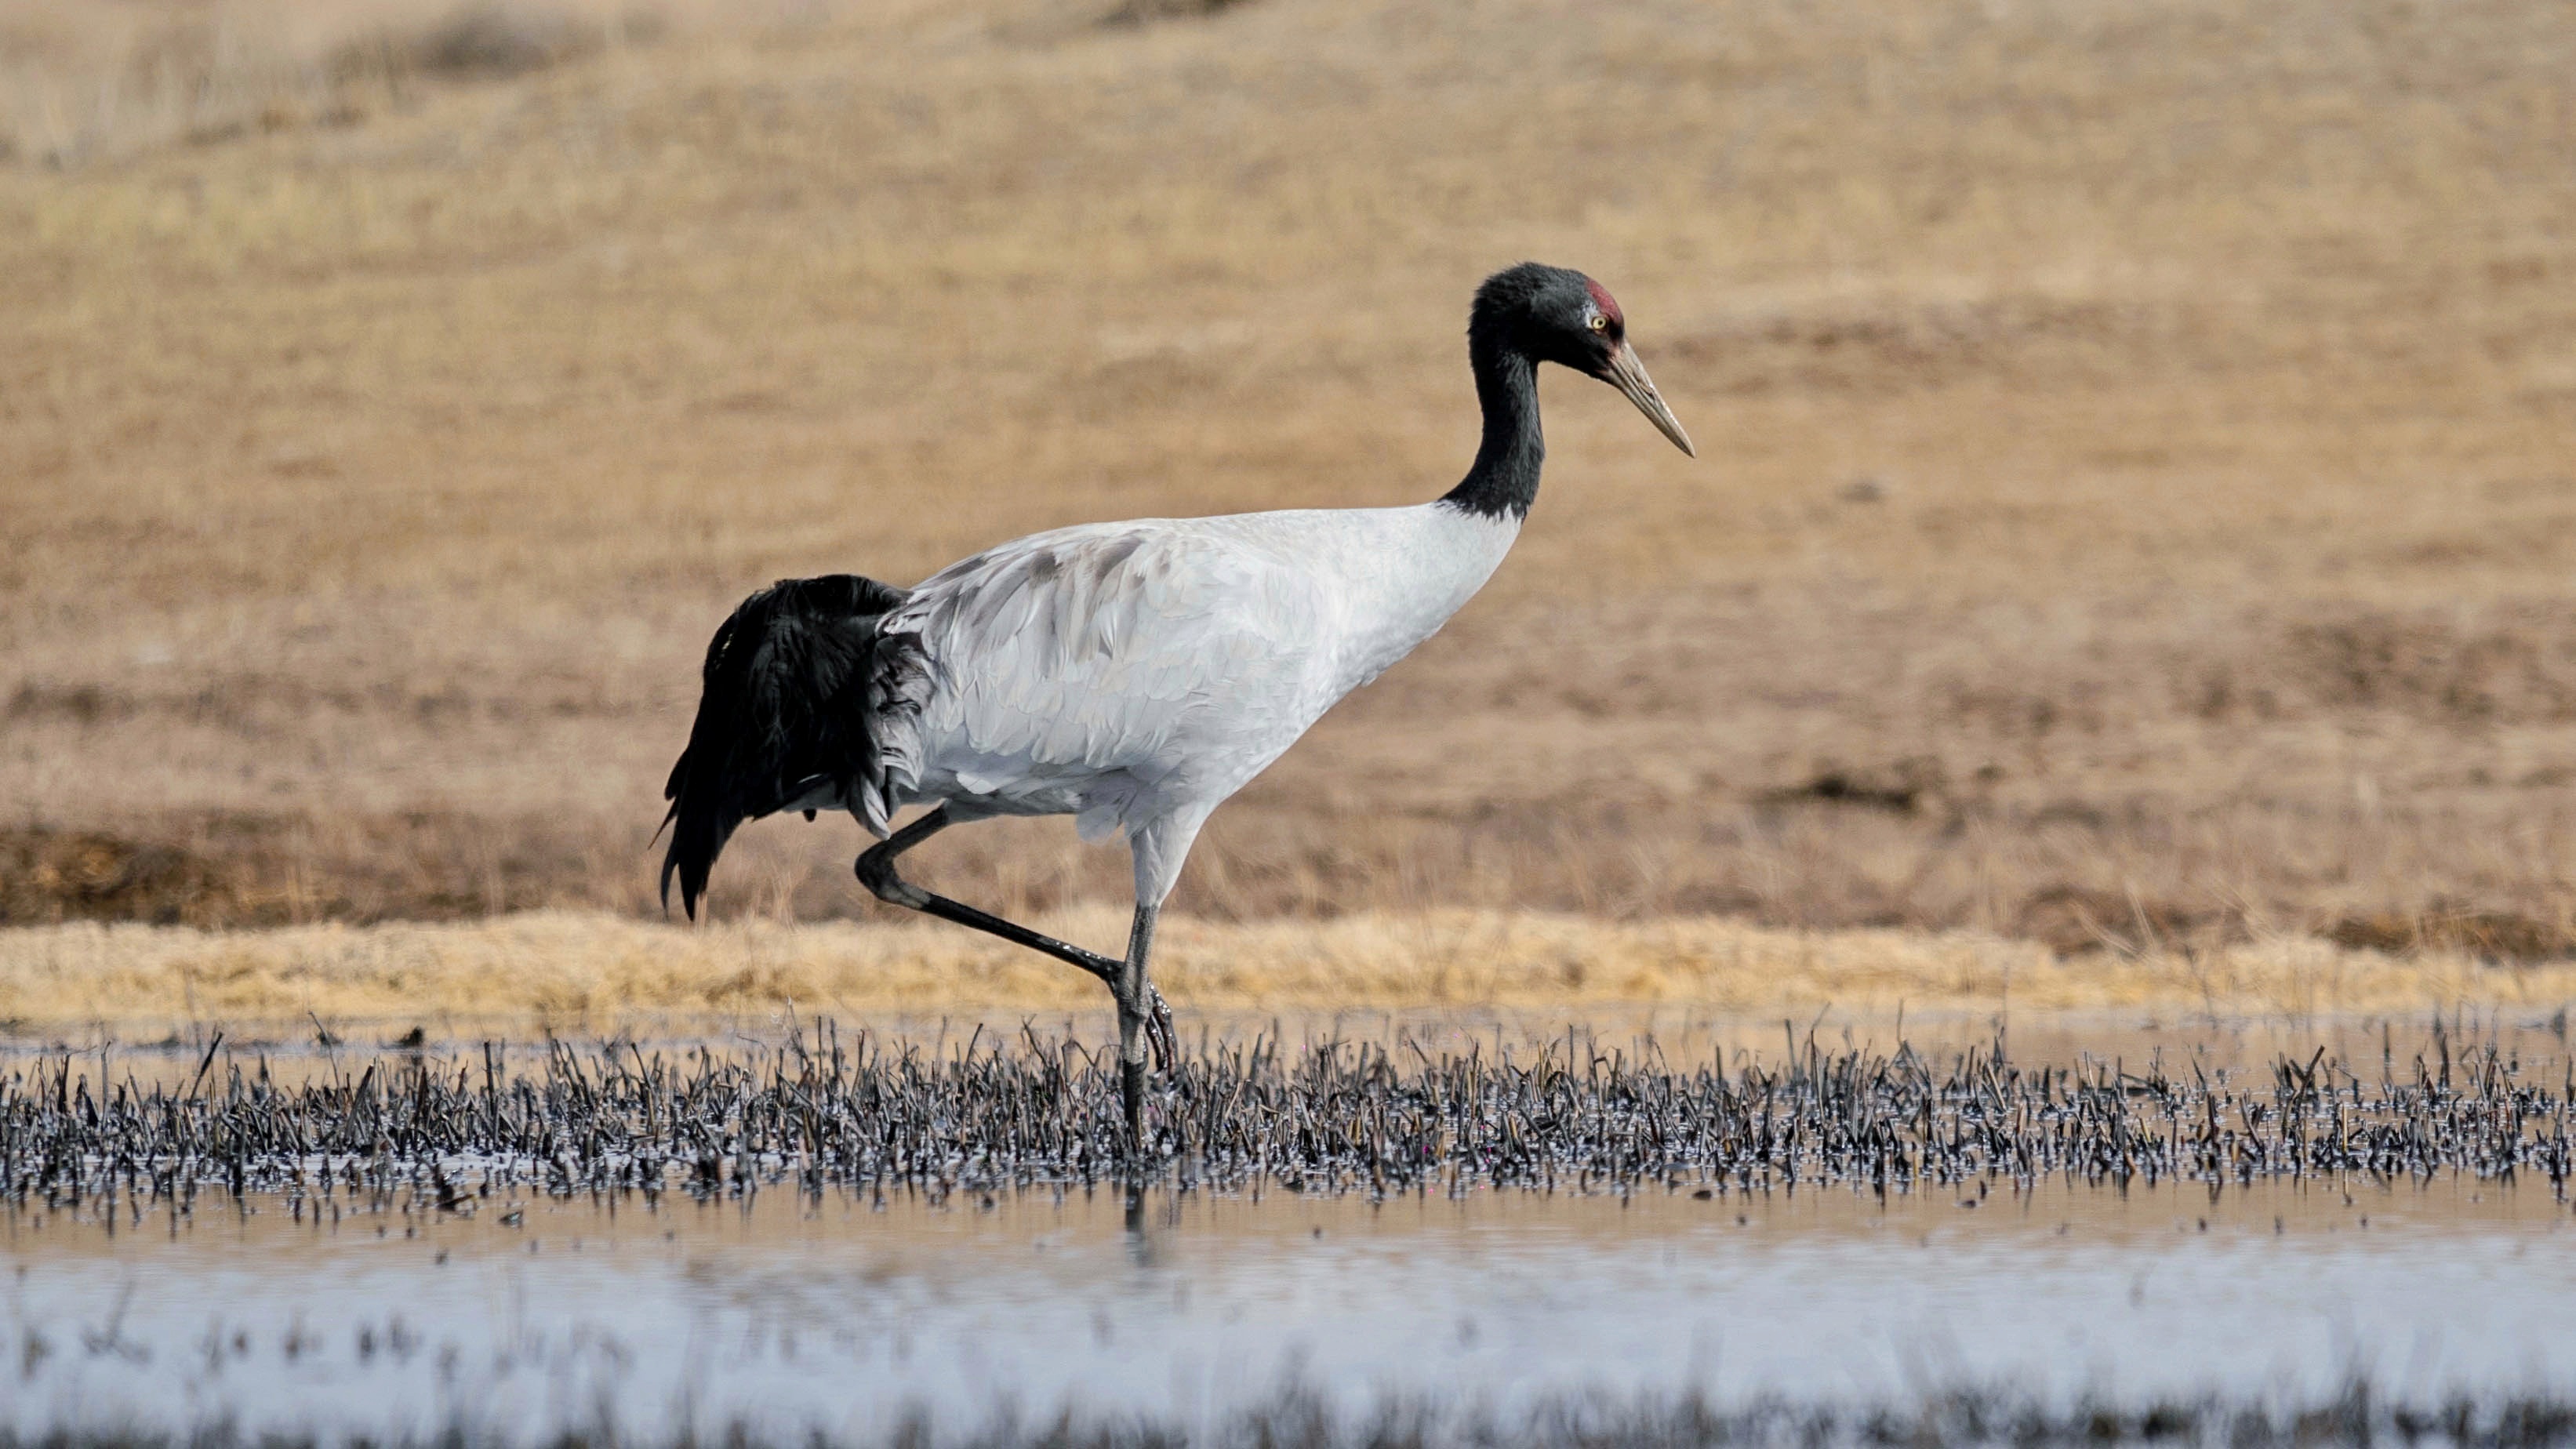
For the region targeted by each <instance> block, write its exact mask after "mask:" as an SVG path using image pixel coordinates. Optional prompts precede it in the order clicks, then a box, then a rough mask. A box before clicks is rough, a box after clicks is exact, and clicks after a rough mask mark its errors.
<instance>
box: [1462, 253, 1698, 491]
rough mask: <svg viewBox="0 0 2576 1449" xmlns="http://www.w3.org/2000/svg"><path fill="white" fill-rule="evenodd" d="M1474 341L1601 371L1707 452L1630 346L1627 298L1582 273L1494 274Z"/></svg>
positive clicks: (1677, 441) (1480, 305)
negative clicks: (1623, 307)
mask: <svg viewBox="0 0 2576 1449" xmlns="http://www.w3.org/2000/svg"><path fill="white" fill-rule="evenodd" d="M1467 340H1468V346H1469V348H1470V349H1471V350H1482V349H1488V348H1490V349H1494V350H1498V351H1503V352H1514V353H1518V354H1520V355H1521V356H1523V357H1526V358H1529V359H1530V360H1531V361H1533V362H1553V363H1556V364H1557V365H1559V366H1561V367H1570V368H1573V369H1574V370H1575V371H1577V372H1580V373H1582V374H1584V375H1585V376H1587V377H1597V378H1599V379H1601V380H1602V381H1603V382H1606V383H1609V384H1610V385H1611V386H1613V387H1615V388H1617V389H1619V390H1620V391H1621V392H1623V393H1626V394H1627V395H1628V401H1630V402H1632V403H1635V404H1636V405H1637V410H1638V411H1639V412H1642V413H1644V414H1645V415H1646V417H1647V419H1648V420H1649V421H1650V422H1652V423H1653V424H1654V425H1655V427H1656V428H1657V429H1658V430H1659V431H1661V432H1662V433H1663V435H1664V436H1665V437H1667V438H1670V439H1672V441H1673V446H1674V447H1677V448H1679V449H1681V450H1682V451H1683V452H1685V453H1688V454H1690V455H1691V456H1692V457H1694V458H1696V457H1698V456H1699V450H1698V449H1697V448H1694V447H1692V446H1691V440H1690V435H1689V434H1688V433H1685V432H1683V431H1682V425H1681V423H1680V421H1679V420H1677V419H1676V418H1674V417H1673V410H1672V409H1671V408H1668V407H1666V406H1664V400H1663V397H1662V395H1660V394H1658V393H1657V392H1656V391H1655V384H1654V382H1653V381H1652V380H1651V379H1649V378H1648V377H1647V376H1646V366H1645V364H1644V363H1642V362H1639V361H1638V360H1637V352H1636V349H1635V348H1633V347H1630V346H1629V345H1628V319H1627V318H1625V317H1623V316H1621V315H1620V312H1619V304H1618V303H1617V302H1616V301H1614V300H1612V299H1611V296H1610V291H1609V289H1608V288H1606V287H1604V286H1602V285H1601V284H1600V283H1599V282H1596V281H1594V280H1592V279H1591V278H1590V277H1587V276H1585V275H1583V274H1582V273H1581V272H1576V271H1569V270H1567V269H1566V268H1564V267H1550V266H1544V265H1542V264H1540V263H1538V262H1523V263H1521V264H1520V265H1519V266H1517V267H1509V268H1506V269H1504V270H1502V271H1499V272H1496V273H1494V274H1493V275H1492V276H1490V277H1487V278H1486V279H1485V284H1484V285H1483V286H1481V287H1478V288H1477V289H1476V305H1475V308H1474V310H1472V311H1471V312H1470V313H1469V314H1468V319H1467Z"/></svg>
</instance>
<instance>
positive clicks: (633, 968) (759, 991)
mask: <svg viewBox="0 0 2576 1449" xmlns="http://www.w3.org/2000/svg"><path fill="white" fill-rule="evenodd" d="M1041 919H1042V920H1043V922H1044V924H1045V925H1046V927H1047V928H1048V929H1051V930H1057V931H1061V932H1066V933H1070V934H1071V935H1072V936H1073V937H1075V938H1077V939H1082V938H1091V939H1099V940H1114V939H1116V936H1115V933H1116V932H1117V930H1119V929H1120V928H1121V927H1123V925H1124V919H1123V914H1122V913H1121V912H1119V911H1117V910H1116V909H1115V908H1114V907H1105V906H1093V907H1084V908H1079V909H1076V910H1072V911H1067V912H1060V913H1055V914H1052V915H1049V916H1047V917H1043V918H1041ZM1155 971H1156V975H1157V976H1158V977H1159V978H1160V979H1161V981H1162V984H1163V985H1164V987H1165V989H1166V990H1167V991H1168V992H1169V994H1170V996H1171V998H1172V999H1173V1000H1174V1001H1175V1002H1176V1003H1179V1004H1180V1006H1181V1008H1182V1010H1183V1011H1184V1013H1185V1020H1188V1021H1203V1020H1207V1019H1209V1018H1211V1017H1214V1018H1217V1019H1223V1018H1225V1017H1227V1016H1229V1015H1235V1016H1240V1015H1242V1014H1244V1013H1281V1012H1284V1013H1288V1014H1290V1015H1292V1016H1299V1017H1301V1018H1304V1019H1310V1020H1312V1019H1320V1018H1321V1017H1323V1016H1326V1015H1328V1014H1332V1013H1341V1012H1351V1011H1360V1012H1370V1011H1378V1012H1385V1011H1430V1012H1434V1013H1439V1012H1449V1013H1455V1012H1457V1011H1459V1010H1460V1009H1465V1008H1472V1009H1476V1010H1480V1011H1495V1010H1499V1011H1504V1012H1519V1013H1524V1014H1527V1015H1529V1016H1531V1017H1533V1018H1539V1017H1550V1016H1552V1017H1554V1018H1555V1019H1556V1020H1559V1021H1562V1020H1563V1019H1564V1017H1565V1014H1566V1013H1568V1012H1573V1013H1576V1014H1581V1015H1591V1016H1597V1015H1599V1014H1600V1013H1602V1012H1604V1011H1609V1012H1611V1013H1612V1014H1613V1015H1615V1014H1617V1011H1618V1009H1619V1008H1634V1007H1657V1006H1675V1007H1684V1008H1688V1009H1689V1011H1690V1012H1691V1013H1693V1014H1694V1015H1695V1016H1705V1017H1713V1018H1718V1019H1735V1020H1747V1021H1755V1022H1769V1023H1774V1024H1776V1023H1777V1021H1778V1020H1780V1019H1781V1016H1782V1014H1793V1015H1794V1016H1795V1017H1796V1018H1797V1019H1798V1020H1799V1021H1801V1022H1804V1021H1806V1020H1808V1019H1809V1018H1811V1017H1814V1016H1816V1014H1817V1013H1818V1012H1820V1011H1824V1010H1827V1009H1831V1010H1832V1011H1834V1012H1835V1013H1837V1016H1838V1019H1840V1020H1849V1019H1852V1018H1854V1017H1861V1018H1874V1019H1879V1020H1886V1019H1890V1018H1894V1019H1898V1020H1901V1019H1902V1017H1901V1015H1900V1013H1901V1012H1911V1013H1912V1014H1913V1016H1914V1019H1915V1020H1917V1021H1918V1022H1920V1021H1922V1020H1923V1019H1925V1018H1926V1017H1930V1018H1932V1019H1935V1020H1938V1019H1941V1018H1944V1017H1948V1018H1952V1019H1956V1018H1958V1017H1960V1016H1963V1015H1975V1016H1977V1017H1979V1018H1980V1019H1984V1020H1989V1021H1991V1020H1993V1019H1995V1018H1997V1017H1998V1016H1999V1015H2003V1014H2017V1015H2018V1017H2019V1018H2020V1019H2024V1020H2035V1021H2038V1022H2042V1023H2045V1022H2047V1021H2049V1020H2051V1019H2054V1018H2056V1017H2059V1016H2062V1015H2063V1014H2064V1013H2069V1012H2079V1013H2080V1012H2102V1011H2105V1010H2111V1009H2119V1010H2121V1011H2124V1012H2127V1013H2128V1014H2129V1016H2130V1018H2131V1019H2132V1020H2134V1019H2135V1018H2136V1017H2138V1016H2139V1015H2142V1014H2144V1015H2150V1016H2154V1015H2162V1016H2165V1017H2167V1018H2169V1019H2171V1018H2181V1019H2191V1018H2199V1019H2203V1020H2206V1021H2209V1022H2218V1021H2231V1022H2233V1021H2245V1020H2260V1019H2275V1020H2278V1019H2296V1020H2301V1021H2314V1020H2317V1019H2320V1018H2330V1017H2342V1018H2350V1017H2354V1016H2358V1015H2361V1014H2365V1013H2369V1014H2376V1015H2379V1016H2382V1017H2387V1016H2391V1015H2394V1016H2399V1017H2406V1018H2411V1019H2414V1020H2418V1021H2420V1020H2422V1019H2424V1018H2425V1017H2427V1016H2431V1015H2439V1014H2441V1013H2443V1012H2445V1011H2450V1012H2458V1011H2463V1010H2466V1011H2470V1012H2474V1013H2481V1014H2484V1015H2487V1016H2491V1017H2492V1016H2495V1015H2496V1014H2497V1013H2498V1012H2503V1013H2506V1014H2508V1015H2511V1016H2513V1017H2514V1018H2515V1019H2516V1020H2517V1021H2519V1020H2521V1019H2522V1018H2526V1017H2528V1018H2532V1019H2533V1020H2538V1019H2539V1018H2541V1017H2546V1016H2547V1015H2548V1014H2549V1012H2550V1011H2551V1010H2553V1009H2555V1010H2558V1011H2560V1012H2561V1013H2562V1014H2561V1015H2559V1017H2558V1018H2557V1020H2558V1022H2559V1025H2560V1026H2561V1027H2562V1028H2563V1026H2564V1023H2565V1017H2564V1015H2563V1009H2564V1004H2565V1003H2566V1002H2567V1000H2568V999H2569V998H2570V997H2571V996H2576V965H2569V964H2554V965H2549V966H2543V967H2534V968H2528V969H2524V970H2518V971H2501V970H2496V969H2494V968H2492V967H2489V966H2485V965H2482V964H2480V963H2479V962H2477V961H2475V960H2473V959H2470V958H2466V957H2462V956H2457V955H2445V954H2441V953H2421V954H2418V955H2416V956H2413V957H2409V958H2404V959H2400V958H2394V957H2390V956H2386V955H2382V954H2379V953H2375V952H2354V951H2342V950H2338V949H2336V948H2334V947H2332V946H2330V945H2326V944H2324V943H2321V942H2317V941H2312V940H2307V939H2305V938H2295V937H2293V938H2282V939H2277V940H2271V941H2265V942H2259V943H2249V944H2246V945H2241V946H2235V947H2229V948H2226V949H2224V950H2221V951H2217V952H2213V953H2209V954H2206V955H2195V956H2188V957H2187V956H2183V955H2180V954H2154V955H2144V956H2134V957H2121V958H2116V959H2105V958H2092V959H2088V960H2083V961H2076V962H2069V961H2066V960H2063V959H2061V958H2060V957H2058V956H2057V955H2056V954H2054V953H2053V952H2051V951H2049V950H2047V949H2046V948H2045V947H2042V946H2038V945H2035V944H2030V943H2019V942H2010V941H2004V940H1999V939H1997V938H1994V937H1991V936H1981V935H1976V934H1972V933H1964V932H1950V933H1927V932H1920V931H1892V930H1891V931H1826V932H1806V931H1784V930H1777V929H1770V928H1765V927H1759V926H1750V925H1745V924H1743V923H1741V922H1734V921H1723V920H1712V919H1708V918H1668V919H1664V920H1657V921H1639V922H1633V923H1625V924H1621V923H1606V922H1602V921H1598V920H1593V919H1589V918H1585V917H1577V916H1561V915H1539V914H1518V915H1499V914H1484V913H1477V912H1468V911H1454V910H1434V911H1417V912H1409V913H1406V914H1402V915H1380V914H1369V915H1353V916H1345V917H1342V918H1340V919H1338V920H1334V921H1329V922H1321V923H1317V922H1299V921H1267V922H1255V923H1248V924H1222V923H1217V922H1210V921H1203V920H1182V921H1177V922H1175V923H1174V924H1173V926H1172V927H1171V928H1170V930H1169V932H1168V934H1167V935H1166V937H1165V938H1164V939H1163V940H1162V941H1161V942H1160V944H1159V956H1158V960H1157V963H1156V967H1155ZM1106 1003H1107V997H1106V995H1105V994H1104V993H1103V992H1102V991H1101V990H1100V988H1099V986H1098V985H1097V984H1096V983H1094V982H1092V981H1091V980H1090V979H1089V978H1087V977H1084V976H1082V975H1080V974H1079V973H1077V972H1074V971H1071V970H1068V969H1066V968H1064V967H1062V966H1059V965H1057V964H1055V963H1053V962H1050V961H1045V960H1042V959H1040V958H1038V957H1036V956H1033V955H1031V954H1030V953H1028V952H1025V951H1021V950H1017V949H1015V948H1013V947H1009V946H1006V945H1003V944H1001V943H999V942H996V941H993V940H991V939H989V938H986V937H981V936H975V935H971V934H969V933H966V932H962V931H957V930H953V929H942V928H940V927H938V926H936V925H933V924H928V923H923V924H911V923H906V924H898V925H859V924H853V923H846V922H833V923H824V924H807V925H792V924H781V923H776V922H769V921H737V922H732V923H727V924H723V925H718V926H713V927H709V928H705V929H700V930H694V931H692V930H682V929H677V928H673V927H668V926H661V925H654V924H648V923H644V922H638V921H630V920H626V919H622V918H619V917H614V916H604V915H591V914H581V913H575V912H539V913H532V914H527V915H517V916H501V917H490V918H486V919H483V920H479V921H467V922H450V923H417V922H396V923H387V924H380V925H374V926H352V925H343V924H338V923H331V924H324V925H315V926H298V927H285V928H279V929H274V930H267V931H245V932H206V931H198V930H193V929H190V928H185V927H163V926H145V925H133V924H92V923H80V924H71V925H63V926H39V927H27V928H22V929H19V930H14V931H9V932H6V933H0V1033H5V1035H7V1036H13V1037H18V1038H21V1039H25V1038H51V1037H59V1036H62V1035H63V1034H65V1033H72V1034H80V1033H84V1032H97V1033H103V1034H104V1035H105V1036H108V1037H111V1038H113V1037H118V1036H121V1037H122V1038H123V1039H125V1040H128V1041H133V1040H149V1039H151V1038H152V1037H155V1036H158V1035H160V1034H162V1033H165V1032H171V1031H182V1030H189V1029H200V1030H201V1029H202V1028H203V1027H204V1026H205V1025H206V1024H209V1023H213V1024H222V1025H225V1026H227V1027H229V1028H230V1029H232V1030H233V1031H234V1032H235V1033H236V1034H237V1035H238V1034H239V1033H241V1032H243V1031H245V1030H247V1031H251V1032H258V1031H262V1030H269V1031H275V1030H280V1029H283V1030H284V1031H285V1032H286V1033H287V1034H288V1035H291V1036H297V1037H302V1036H306V1035H309V1034H310V1031H311V1027H312V1024H313V1023H314V1022H316V1021H319V1022H323V1023H326V1024H328V1026H329V1027H330V1028H331V1029H332V1030H334V1031H341V1032H349V1033H354V1034H357V1035H359V1036H360V1037H361V1038H363V1037H365V1036H366V1035H367V1034H368V1033H370V1032H373V1033H374V1034H375V1035H379V1036H390V1035H392V1034H393V1033H394V1032H396V1031H399V1030H401V1029H402V1028H404V1027H406V1026H410V1025H420V1024H424V1023H426V1024H428V1026H429V1028H430V1030H431V1031H432V1033H433V1034H435V1035H437V1036H438V1037H440V1038H441V1039H450V1038H455V1037H459V1036H466V1035H472V1034H475V1033H487V1034H488V1033H495V1032H497V1033H499V1034H502V1035H513V1034H515V1035H518V1036H521V1037H524V1036H526V1035H528V1034H530V1033H531V1032H533V1031H535V1030H538V1029H541V1028H542V1029H548V1030H558V1031H604V1030H611V1029H615V1028H617V1027H619V1026H621V1025H623V1024H627V1023H632V1022H634V1021H636V1020H639V1019H643V1020H650V1021H654V1022H657V1023H661V1024H662V1025H663V1027H664V1029H669V1027H670V1025H671V1024H673V1023H679V1024H683V1025H687V1026H694V1027H696V1028H698V1029H701V1030H703V1029H704V1028H705V1026H706V1024H707V1023H709V1022H711V1021H720V1020H733V1021H743V1020H752V1021H769V1022H775V1021H778V1020H780V1019H782V1018H789V1017H793V1016H795V1015H797V1014H799V1013H801V1014H802V1015H804V1016H808V1017H810V1016H813V1015H815V1014H818V1013H820V1014H824V1015H830V1016H833V1017H835V1018H836V1019H840V1020H845V1021H863V1020H869V1019H886V1018H904V1017H911V1018H914V1019H920V1018H923V1017H926V1016H930V1015H934V1014H942V1013H947V1012H951V1011H958V1010H964V1011H966V1012H968V1013H970V1014H973V1015H976V1016H979V1017H988V1016H1008V1015H1010V1014H1012V1013H1057V1012H1064V1013H1076V1014H1081V1015H1084V1016H1090V1015H1095V1014H1101V1013H1103V1012H1104V1009H1105V1006H1106ZM2535 1011H2536V1012H2537V1016H2534V1013H2535ZM1766 1029H1770V1028H1766ZM720 1034H721V1033H720ZM1772 1042H1773V1044H1776V1042H1777V1038H1776V1033H1775V1035H1774V1036H1773V1037H1772Z"/></svg>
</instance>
